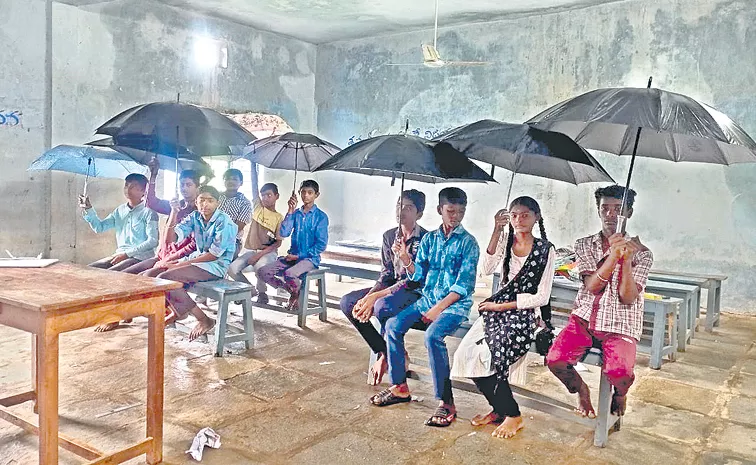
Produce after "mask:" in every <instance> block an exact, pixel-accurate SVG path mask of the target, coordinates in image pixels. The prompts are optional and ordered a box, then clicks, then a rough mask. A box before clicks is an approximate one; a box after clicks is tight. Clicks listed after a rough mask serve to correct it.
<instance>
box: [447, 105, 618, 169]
mask: <svg viewBox="0 0 756 465" xmlns="http://www.w3.org/2000/svg"><path fill="white" fill-rule="evenodd" d="M434 140H435V141H438V142H446V143H448V144H450V145H451V146H452V147H454V148H455V149H457V150H459V151H461V152H462V153H463V154H465V155H466V156H467V157H469V158H471V159H473V160H479V161H483V162H486V163H490V164H491V165H492V166H499V167H501V168H504V169H506V170H509V171H511V172H512V175H513V176H514V175H515V174H528V175H531V176H538V177H541V178H547V179H555V180H557V181H564V182H568V183H571V184H582V183H587V182H613V181H614V180H613V179H612V177H611V176H610V175H609V173H607V172H606V170H605V169H604V168H603V167H602V166H601V165H600V164H599V162H598V161H596V159H594V158H593V157H592V156H591V155H590V154H589V153H588V152H586V151H585V149H583V148H582V147H580V146H579V145H578V144H577V143H575V141H573V140H572V139H570V138H569V137H568V136H566V135H564V134H560V133H558V132H551V131H542V130H540V129H536V128H534V127H532V126H529V125H527V124H510V123H503V122H501V121H494V120H481V121H477V122H475V123H472V124H468V125H465V126H460V127H459V128H456V129H454V130H452V131H451V132H448V133H446V134H444V135H443V136H440V137H438V138H436V139H434ZM492 174H493V170H492Z"/></svg>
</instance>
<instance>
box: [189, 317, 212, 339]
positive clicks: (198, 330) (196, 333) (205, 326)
mask: <svg viewBox="0 0 756 465" xmlns="http://www.w3.org/2000/svg"><path fill="white" fill-rule="evenodd" d="M213 326H215V320H213V319H210V318H208V319H207V321H205V320H200V321H198V322H197V325H196V326H195V327H194V328H192V331H191V332H190V333H189V340H190V341H193V340H195V339H197V338H198V337H200V336H202V335H204V334H207V333H208V332H209V331H210V330H211V329H213Z"/></svg>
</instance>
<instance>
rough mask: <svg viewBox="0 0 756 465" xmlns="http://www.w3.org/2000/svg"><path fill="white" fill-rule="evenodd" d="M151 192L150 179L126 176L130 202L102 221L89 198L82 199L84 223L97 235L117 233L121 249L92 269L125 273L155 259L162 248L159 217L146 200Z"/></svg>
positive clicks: (127, 193)
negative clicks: (112, 231)
mask: <svg viewBox="0 0 756 465" xmlns="http://www.w3.org/2000/svg"><path fill="white" fill-rule="evenodd" d="M146 191H147V178H146V177H145V176H144V175H141V174H137V173H132V174H130V175H128V176H126V179H125V182H124V185H123V195H124V197H126V203H124V204H122V205H119V206H118V208H116V209H115V210H113V212H112V213H111V214H110V215H108V216H106V217H105V219H103V220H101V219H100V218H99V217H98V216H97V212H96V211H95V209H94V208H92V204H91V203H90V202H89V197H85V196H83V195H80V196H79V206H80V207H81V208H82V210H83V216H84V220H86V222H87V223H89V226H90V227H91V228H92V230H93V231H94V232H96V233H98V234H99V233H102V232H105V231H109V230H111V229H115V230H116V244H117V248H116V251H115V253H114V254H113V255H110V256H108V257H105V258H103V259H100V260H97V261H96V262H94V263H90V264H89V266H92V267H95V268H102V269H105V270H112V271H123V270H125V269H126V268H128V267H130V266H132V265H135V264H137V263H139V262H141V261H142V260H147V259H149V258H152V257H154V256H155V248H156V247H157V245H158V236H159V233H158V217H157V214H156V213H155V212H153V211H152V210H150V209H149V208H147V207H146V206H145V204H144V202H143V201H142V199H143V198H144V194H145V192H146Z"/></svg>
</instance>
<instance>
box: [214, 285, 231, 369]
mask: <svg viewBox="0 0 756 465" xmlns="http://www.w3.org/2000/svg"><path fill="white" fill-rule="evenodd" d="M228 303H229V298H228V297H226V296H225V295H224V296H223V297H221V300H220V302H218V321H216V322H215V356H216V357H223V346H224V345H225V344H226V321H227V320H228Z"/></svg>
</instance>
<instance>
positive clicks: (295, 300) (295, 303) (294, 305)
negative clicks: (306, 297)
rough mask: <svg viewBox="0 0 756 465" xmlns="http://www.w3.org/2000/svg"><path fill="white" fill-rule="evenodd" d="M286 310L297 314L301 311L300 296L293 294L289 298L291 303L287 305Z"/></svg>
mask: <svg viewBox="0 0 756 465" xmlns="http://www.w3.org/2000/svg"><path fill="white" fill-rule="evenodd" d="M286 308H287V309H288V310H289V311H290V312H296V311H297V310H299V296H298V295H293V294H292V296H291V297H289V302H288V303H287V304H286Z"/></svg>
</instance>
